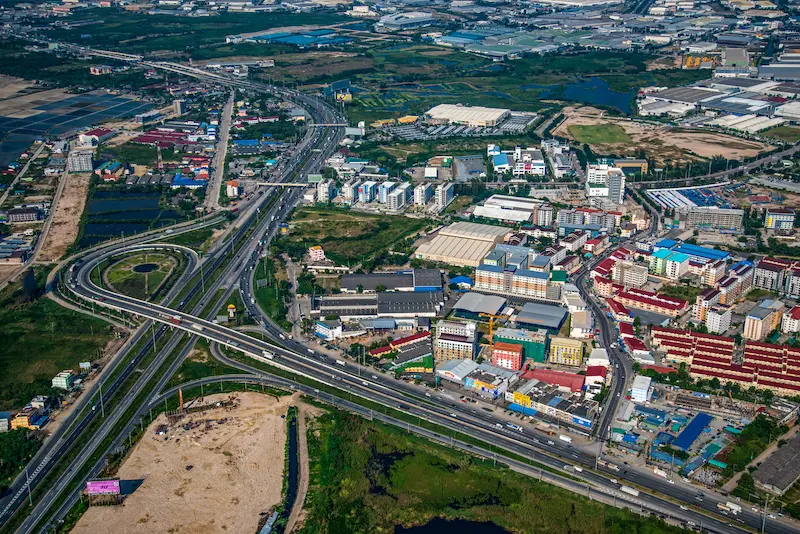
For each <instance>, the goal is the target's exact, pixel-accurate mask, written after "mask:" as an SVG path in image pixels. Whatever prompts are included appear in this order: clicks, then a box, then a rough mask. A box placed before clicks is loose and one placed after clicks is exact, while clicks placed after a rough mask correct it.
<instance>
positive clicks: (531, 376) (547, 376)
mask: <svg viewBox="0 0 800 534" xmlns="http://www.w3.org/2000/svg"><path fill="white" fill-rule="evenodd" d="M522 378H524V379H525V380H540V381H542V382H544V383H546V384H552V385H554V386H558V387H560V388H564V389H569V390H570V391H572V392H573V393H575V392H578V391H580V390H581V389H583V379H584V377H583V375H576V374H574V373H563V372H561V371H548V370H547V369H533V370H530V371H526V372H525V373H524V374H523V375H522Z"/></svg>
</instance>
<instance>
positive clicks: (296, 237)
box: [278, 208, 428, 265]
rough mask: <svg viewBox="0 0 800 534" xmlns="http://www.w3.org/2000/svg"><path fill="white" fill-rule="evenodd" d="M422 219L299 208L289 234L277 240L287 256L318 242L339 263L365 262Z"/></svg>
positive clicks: (410, 232)
mask: <svg viewBox="0 0 800 534" xmlns="http://www.w3.org/2000/svg"><path fill="white" fill-rule="evenodd" d="M426 224H428V221H426V220H424V219H412V218H409V217H403V216H384V215H371V214H365V213H358V212H355V211H348V210H341V209H332V208H303V209H300V210H298V211H297V212H295V214H294V216H293V217H292V219H291V221H290V222H289V236H288V237H287V238H284V239H282V240H280V241H279V242H278V244H279V247H280V248H281V249H285V250H286V251H287V252H289V253H290V255H293V256H295V257H297V256H302V254H304V253H305V251H306V250H307V249H308V247H310V246H312V245H322V247H323V248H324V249H325V254H326V255H327V256H328V257H329V258H330V259H332V260H333V261H335V262H337V263H339V264H343V265H348V264H351V265H354V264H357V263H361V262H365V261H368V260H370V259H372V258H374V257H376V256H377V255H380V254H382V253H385V252H386V251H387V250H388V249H389V248H391V247H393V246H394V245H398V244H400V243H401V242H402V241H403V240H405V239H406V238H407V237H410V236H411V235H413V234H414V233H416V232H418V231H420V230H421V229H422V228H424V227H425V226H426Z"/></svg>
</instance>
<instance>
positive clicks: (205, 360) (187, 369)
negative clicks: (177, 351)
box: [166, 338, 239, 388]
mask: <svg viewBox="0 0 800 534" xmlns="http://www.w3.org/2000/svg"><path fill="white" fill-rule="evenodd" d="M238 372H239V371H238V370H237V369H235V368H233V367H228V366H227V365H225V364H223V363H220V362H219V361H217V360H215V359H214V358H213V357H212V356H211V349H210V348H209V346H208V340H206V339H205V338H200V339H198V340H197V343H196V344H195V346H194V351H192V353H190V354H189V356H188V357H187V358H186V359H185V360H183V363H181V365H180V367H178V369H177V371H175V374H174V375H173V376H172V378H170V380H169V383H168V384H167V386H166V387H167V388H170V387H173V386H177V385H178V384H183V383H184V382H189V381H191V380H196V379H198V378H203V377H206V376H218V375H226V374H237V373H238Z"/></svg>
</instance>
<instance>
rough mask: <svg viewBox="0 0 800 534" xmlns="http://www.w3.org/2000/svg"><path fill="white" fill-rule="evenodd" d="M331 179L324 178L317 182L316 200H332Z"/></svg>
mask: <svg viewBox="0 0 800 534" xmlns="http://www.w3.org/2000/svg"><path fill="white" fill-rule="evenodd" d="M333 191H334V189H333V181H332V180H325V181H324V182H320V183H319V184H317V202H330V201H331V200H333Z"/></svg>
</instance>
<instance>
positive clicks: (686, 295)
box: [658, 285, 703, 304]
mask: <svg viewBox="0 0 800 534" xmlns="http://www.w3.org/2000/svg"><path fill="white" fill-rule="evenodd" d="M702 292H703V290H702V289H701V288H699V287H692V286H687V285H679V286H664V287H662V288H661V289H659V290H658V294H659V295H666V296H668V297H674V298H676V299H683V300H685V301H687V302H688V303H689V304H694V302H695V300H697V295H699V294H700V293H702Z"/></svg>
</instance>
